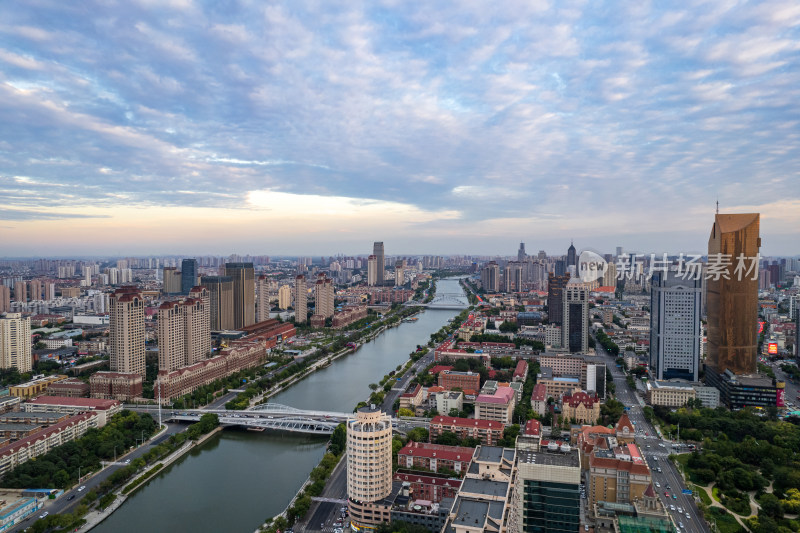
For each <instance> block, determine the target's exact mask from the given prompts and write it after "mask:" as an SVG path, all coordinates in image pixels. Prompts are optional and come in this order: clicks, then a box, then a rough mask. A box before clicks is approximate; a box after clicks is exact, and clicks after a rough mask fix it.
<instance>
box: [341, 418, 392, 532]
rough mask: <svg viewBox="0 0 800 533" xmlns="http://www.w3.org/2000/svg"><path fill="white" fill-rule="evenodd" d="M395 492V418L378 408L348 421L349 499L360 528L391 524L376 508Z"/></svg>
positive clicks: (354, 519) (351, 516)
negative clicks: (393, 488) (382, 500)
mask: <svg viewBox="0 0 800 533" xmlns="http://www.w3.org/2000/svg"><path fill="white" fill-rule="evenodd" d="M391 492H392V419H391V418H390V417H389V415H387V414H386V413H384V412H382V411H381V410H380V408H379V407H376V406H375V405H372V406H369V407H362V408H361V409H359V410H358V412H357V413H356V416H355V418H353V419H351V420H348V421H347V498H348V507H349V508H350V520H351V521H352V523H353V525H354V526H355V527H357V528H359V529H361V528H364V527H367V528H373V527H374V526H376V525H378V524H380V523H381V522H388V521H389V518H390V517H389V516H383V514H388V513H384V512H382V511H380V510H379V509H377V508H376V506H374V505H373V503H374V502H377V501H380V500H381V499H383V498H386V497H387V496H389V495H390V494H391Z"/></svg>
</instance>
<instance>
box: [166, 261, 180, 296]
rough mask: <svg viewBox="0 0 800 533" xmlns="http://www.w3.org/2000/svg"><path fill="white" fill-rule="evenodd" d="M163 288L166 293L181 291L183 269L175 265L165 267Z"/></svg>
mask: <svg viewBox="0 0 800 533" xmlns="http://www.w3.org/2000/svg"><path fill="white" fill-rule="evenodd" d="M162 277H163V280H162V285H161V290H162V292H163V293H164V294H178V293H179V292H181V283H182V279H181V271H180V270H178V269H177V268H175V267H164V270H163V276H162Z"/></svg>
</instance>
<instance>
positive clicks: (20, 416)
mask: <svg viewBox="0 0 800 533" xmlns="http://www.w3.org/2000/svg"><path fill="white" fill-rule="evenodd" d="M70 416H72V413H43V412H38V413H26V412H25V411H14V412H12V413H3V414H2V415H0V424H35V425H37V426H42V427H48V426H52V425H54V424H58V423H59V422H63V421H64V420H66V419H68V418H69V417H70Z"/></svg>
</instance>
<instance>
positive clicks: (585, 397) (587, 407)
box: [561, 391, 600, 424]
mask: <svg viewBox="0 0 800 533" xmlns="http://www.w3.org/2000/svg"><path fill="white" fill-rule="evenodd" d="M561 416H562V417H563V418H565V419H567V420H569V421H570V422H573V421H574V423H576V424H595V423H597V420H598V419H599V418H600V399H599V398H598V397H597V396H596V395H590V394H588V393H586V392H583V391H580V392H576V393H573V394H565V395H564V396H562V397H561Z"/></svg>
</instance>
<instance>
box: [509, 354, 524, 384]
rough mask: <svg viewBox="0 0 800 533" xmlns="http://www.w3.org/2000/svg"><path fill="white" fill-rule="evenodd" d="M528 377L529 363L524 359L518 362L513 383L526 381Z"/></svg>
mask: <svg viewBox="0 0 800 533" xmlns="http://www.w3.org/2000/svg"><path fill="white" fill-rule="evenodd" d="M527 377H528V362H527V361H525V360H524V359H520V360H519V361H517V368H515V369H514V377H513V378H512V379H511V380H512V381H525V378H527Z"/></svg>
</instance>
